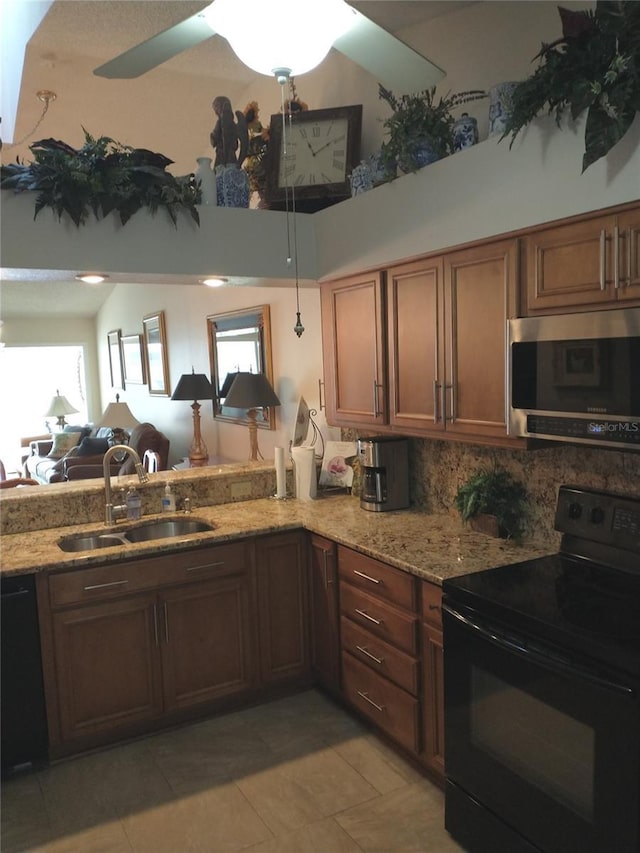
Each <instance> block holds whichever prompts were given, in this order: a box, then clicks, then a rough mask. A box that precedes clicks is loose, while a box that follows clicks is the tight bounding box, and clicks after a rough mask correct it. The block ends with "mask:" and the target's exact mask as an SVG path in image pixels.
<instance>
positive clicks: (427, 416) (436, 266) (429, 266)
mask: <svg viewBox="0 0 640 853" xmlns="http://www.w3.org/2000/svg"><path fill="white" fill-rule="evenodd" d="M442 269H443V267H442V259H440V258H436V259H431V260H424V261H417V262H415V263H411V264H403V265H402V266H399V267H394V268H392V269H390V270H389V271H388V272H387V317H388V326H387V328H388V353H389V422H390V423H391V425H392V426H394V427H397V428H398V429H405V430H411V431H412V432H414V433H415V432H417V431H419V432H432V431H438V430H442V429H444V421H443V418H442V406H441V400H442V387H443V381H444V380H443V334H444V292H443V286H442Z"/></svg>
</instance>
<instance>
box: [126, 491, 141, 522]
mask: <svg viewBox="0 0 640 853" xmlns="http://www.w3.org/2000/svg"><path fill="white" fill-rule="evenodd" d="M126 504H127V518H128V519H129V520H130V521H137V520H138V519H139V518H140V517H141V516H142V498H141V497H140V495H139V494H138V492H136V490H135V488H134V487H133V486H132V487H131V488H130V489H129V491H128V492H127V499H126Z"/></svg>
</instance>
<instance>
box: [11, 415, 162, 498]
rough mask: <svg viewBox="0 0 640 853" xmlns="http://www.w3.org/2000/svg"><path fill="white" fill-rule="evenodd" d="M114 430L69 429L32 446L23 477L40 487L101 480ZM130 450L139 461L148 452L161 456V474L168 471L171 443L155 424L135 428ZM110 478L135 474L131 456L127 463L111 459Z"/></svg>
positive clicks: (126, 460) (33, 442)
mask: <svg viewBox="0 0 640 853" xmlns="http://www.w3.org/2000/svg"><path fill="white" fill-rule="evenodd" d="M110 434H111V430H109V429H108V428H101V429H98V430H96V431H92V430H91V427H73V426H67V427H65V429H64V430H63V432H61V433H56V434H55V435H53V436H51V438H50V439H49V440H39V441H32V442H31V454H30V455H29V456H28V457H27V458H26V460H25V463H24V468H25V470H24V474H25V476H26V477H30V478H32V479H34V480H37V481H38V482H39V483H42V484H46V483H61V482H66V481H68V480H87V479H95V478H98V477H102V476H103V475H104V474H103V461H104V454H105V453H106V452H107V450H108V449H109V447H110V443H112V442H110V439H109V436H110ZM129 447H132V448H133V449H134V450H136V451H137V453H138V455H139V456H140V459H142V458H143V456H144V453H145V451H147V450H151V451H153V452H154V453H157V454H158V457H159V466H158V467H159V470H161V471H164V470H166V469H167V466H168V460H169V439H168V438H167V437H166V435H164V434H163V433H161V432H160V431H159V430H157V429H156V428H155V427H154V426H153V424H150V423H142V424H138V426H136V427H134V429H133V430H132V431H131V435H130V436H129ZM110 470H111V476H112V477H115V476H124V475H127V474H133V473H135V465H134V462H133V460H132V459H131V457H130V456H127V457H126V458H125V459H124V460H122V459H112V460H111V463H110Z"/></svg>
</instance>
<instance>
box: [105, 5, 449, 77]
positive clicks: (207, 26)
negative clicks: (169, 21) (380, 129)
mask: <svg viewBox="0 0 640 853" xmlns="http://www.w3.org/2000/svg"><path fill="white" fill-rule="evenodd" d="M263 16H264V17H263ZM256 33H258V34H259V38H257V39H256V37H255V34H256ZM216 34H218V35H222V36H224V37H225V38H226V39H227V40H228V41H229V43H230V44H231V47H232V48H233V50H234V52H235V53H236V54H237V55H238V57H239V59H240V60H241V61H242V62H244V64H245V65H248V66H249V67H250V68H252V69H253V70H255V71H258V72H259V73H262V74H268V75H275V76H276V78H277V79H278V80H279V82H283V79H286V78H287V77H289V76H291V77H293V76H296V75H299V74H303V73H305V71H309V70H311V68H314V67H315V66H316V65H318V64H319V63H320V62H321V61H322V60H323V59H324V57H325V56H326V54H327V53H328V51H329V49H330V48H331V47H334V48H335V49H336V50H338V51H340V53H343V54H344V55H345V56H347V57H348V58H349V59H351V60H352V61H353V62H356V63H357V64H358V65H360V66H361V67H362V68H364V69H365V70H366V71H368V72H369V73H370V74H372V75H373V76H375V77H376V79H377V80H379V81H380V82H382V83H384V85H385V86H387V87H388V88H391V89H393V90H395V91H397V92H402V93H411V92H417V91H421V90H423V89H427V88H430V87H431V86H434V85H435V84H436V83H437V82H438V81H439V80H441V79H442V78H443V77H444V76H445V72H444V71H442V69H440V68H438V67H437V66H436V65H434V64H433V63H432V62H430V61H429V60H428V59H427V58H426V57H424V56H422V55H421V54H419V53H418V52H417V51H415V50H413V48H411V47H409V46H408V45H407V44H405V43H404V42H403V41H401V40H400V39H398V38H397V37H396V36H394V35H392V34H391V33H389V32H387V31H386V30H385V29H383V28H382V27H380V26H378V24H376V23H374V22H373V21H372V20H370V19H369V18H367V17H365V16H364V15H363V14H361V13H360V12H359V11H357V10H356V9H354V8H353V7H352V6H350V5H348V3H346V2H344V0H213V2H212V3H210V4H208V5H207V6H204V7H203V9H202V10H201V11H200V12H197V13H196V14H195V15H191V16H190V17H189V18H186V19H184V20H183V21H180V23H178V24H175V25H174V26H172V27H169V29H166V30H163V31H162V32H160V33H158V34H157V35H155V36H152V37H151V38H149V39H147V40H146V41H144V42H142V43H141V44H138V45H136V46H135V47H133V48H131V49H129V50H127V51H125V52H124V53H122V54H120V55H119V56H117V57H115V58H114V59H111V60H110V61H109V62H106V63H105V64H104V65H101V66H100V67H99V68H96V69H95V70H94V74H97V75H98V76H100V77H109V78H116V79H120V78H132V77H139V76H141V75H142V74H144V73H145V72H147V71H150V70H151V69H152V68H155V67H156V66H158V65H161V64H162V63H163V62H166V61H167V60H168V59H171V58H172V57H173V56H176V55H177V54H178V53H180V52H181V51H183V50H187V49H189V48H190V47H194V46H195V45H197V44H199V43H200V42H202V41H205V40H206V39H209V38H211V37H212V36H213V35H216ZM261 48H265V49H270V50H271V56H264V57H263V56H260V51H261ZM292 49H293V51H294V54H293V56H291V55H290V51H291V50H292Z"/></svg>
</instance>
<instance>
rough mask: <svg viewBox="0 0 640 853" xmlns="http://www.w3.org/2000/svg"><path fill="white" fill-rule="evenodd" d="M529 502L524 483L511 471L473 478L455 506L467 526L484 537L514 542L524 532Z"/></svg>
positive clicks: (483, 473)
mask: <svg viewBox="0 0 640 853" xmlns="http://www.w3.org/2000/svg"><path fill="white" fill-rule="evenodd" d="M526 498H527V493H526V489H525V488H524V486H523V485H522V483H520V482H518V481H517V480H516V479H515V478H514V477H513V476H512V475H511V474H510V473H509V472H508V471H503V470H500V469H499V468H492V469H490V470H480V471H477V472H476V473H475V474H473V476H471V477H470V478H469V479H468V480H467V482H466V483H463V484H462V485H461V486H460V487H459V488H458V491H457V493H456V496H455V499H454V502H455V505H456V508H457V510H458V512H459V513H460V517H461V518H462V521H463V522H465V523H467V522H469V523H471V526H472V527H474V529H477V530H480V531H481V532H483V533H489V535H493V536H500V537H502V538H505V539H510V538H518V537H520V536H521V535H522V533H523V532H524V528H525V516H526V509H527V504H526ZM487 516H491V517H492V518H493V520H492V521H489V520H488V519H487Z"/></svg>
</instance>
